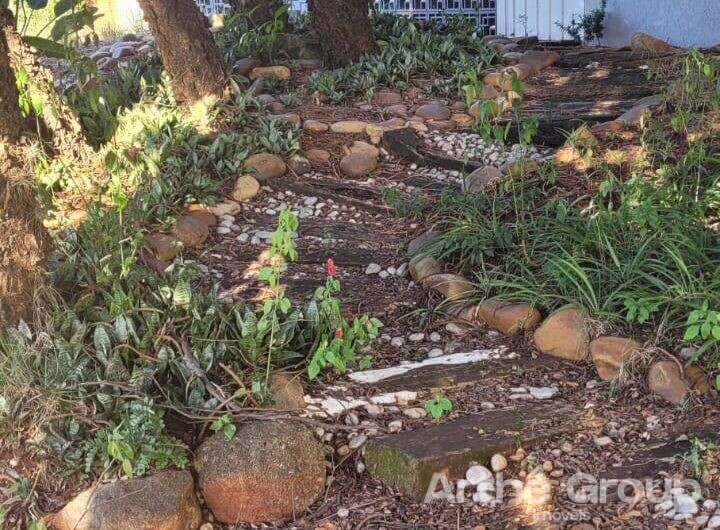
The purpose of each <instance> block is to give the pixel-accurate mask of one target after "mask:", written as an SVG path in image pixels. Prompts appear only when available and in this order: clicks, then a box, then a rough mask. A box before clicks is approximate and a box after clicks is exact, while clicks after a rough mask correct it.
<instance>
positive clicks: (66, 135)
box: [0, 8, 90, 158]
mask: <svg viewBox="0 0 720 530" xmlns="http://www.w3.org/2000/svg"><path fill="white" fill-rule="evenodd" d="M0 33H3V35H4V41H5V43H6V45H7V48H8V49H7V50H6V51H7V53H8V54H9V57H10V64H11V66H12V67H13V68H14V69H15V70H18V69H19V68H24V69H25V70H26V71H27V73H28V78H29V79H30V80H31V81H32V83H33V85H34V86H36V87H37V88H38V90H39V93H40V96H41V98H42V105H41V108H42V114H41V115H40V116H39V117H38V118H39V125H40V130H39V131H36V132H37V133H38V134H39V135H40V137H41V138H42V140H43V141H45V142H46V143H47V144H49V145H51V146H52V149H53V151H54V152H55V153H60V152H62V153H63V154H67V155H69V154H74V155H75V156H76V157H79V158H87V157H88V156H90V148H89V146H88V144H87V138H86V137H85V132H84V131H83V128H82V125H80V121H79V120H78V118H77V116H76V115H75V113H74V112H73V111H72V109H71V108H70V106H69V105H68V104H67V102H66V101H65V100H64V99H63V98H62V97H61V96H60V95H59V94H58V93H57V91H56V90H55V82H54V77H53V74H52V72H51V71H50V70H49V69H48V68H46V67H45V66H42V65H41V64H40V63H39V61H38V58H37V55H36V53H35V52H34V51H33V50H32V49H31V48H30V47H29V46H28V45H26V44H25V43H24V42H23V40H22V39H21V38H20V35H19V34H18V33H17V31H16V30H15V17H14V16H13V14H12V12H11V11H10V10H9V9H2V8H0ZM13 79H14V74H13ZM0 82H2V83H4V82H5V81H4V79H0ZM16 92H17V90H16ZM24 123H32V127H34V128H36V127H37V126H36V125H35V121H34V119H31V120H26V121H24Z"/></svg>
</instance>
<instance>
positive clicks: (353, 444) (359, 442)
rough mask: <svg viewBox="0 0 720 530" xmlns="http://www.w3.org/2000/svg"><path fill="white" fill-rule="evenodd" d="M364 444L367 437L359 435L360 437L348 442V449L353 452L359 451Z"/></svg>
mask: <svg viewBox="0 0 720 530" xmlns="http://www.w3.org/2000/svg"><path fill="white" fill-rule="evenodd" d="M365 442H367V436H365V435H363V434H361V435H360V436H356V437H355V438H353V439H352V440H350V442H349V443H348V446H349V447H350V449H353V450H355V449H360V448H361V447H362V446H363V444H364V443H365Z"/></svg>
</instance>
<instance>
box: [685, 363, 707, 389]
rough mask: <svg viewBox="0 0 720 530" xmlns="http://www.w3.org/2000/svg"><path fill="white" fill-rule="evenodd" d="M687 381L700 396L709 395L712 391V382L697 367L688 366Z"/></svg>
mask: <svg viewBox="0 0 720 530" xmlns="http://www.w3.org/2000/svg"><path fill="white" fill-rule="evenodd" d="M685 381H687V383H688V385H690V388H692V390H693V391H694V392H697V393H698V394H709V393H710V392H711V391H712V389H713V388H712V386H711V385H710V381H708V377H707V374H706V373H705V372H704V371H703V370H702V368H699V367H697V366H688V367H686V368H685Z"/></svg>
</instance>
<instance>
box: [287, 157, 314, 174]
mask: <svg viewBox="0 0 720 530" xmlns="http://www.w3.org/2000/svg"><path fill="white" fill-rule="evenodd" d="M288 167H289V168H290V171H292V172H293V173H295V174H296V175H304V174H305V173H310V171H312V165H311V164H310V160H308V159H307V158H305V157H304V156H300V155H293V156H291V157H290V159H289V160H288Z"/></svg>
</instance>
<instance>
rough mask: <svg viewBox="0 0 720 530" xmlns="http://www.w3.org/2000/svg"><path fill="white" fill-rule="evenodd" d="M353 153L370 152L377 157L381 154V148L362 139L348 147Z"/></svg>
mask: <svg viewBox="0 0 720 530" xmlns="http://www.w3.org/2000/svg"><path fill="white" fill-rule="evenodd" d="M348 150H349V151H350V152H351V153H362V152H364V153H369V154H371V155H372V156H374V157H375V158H377V157H379V156H380V149H378V148H377V147H375V146H374V145H371V144H369V143H367V142H363V141H362V140H356V141H354V142H353V144H352V145H351V146H350V148H349V149H348Z"/></svg>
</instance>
